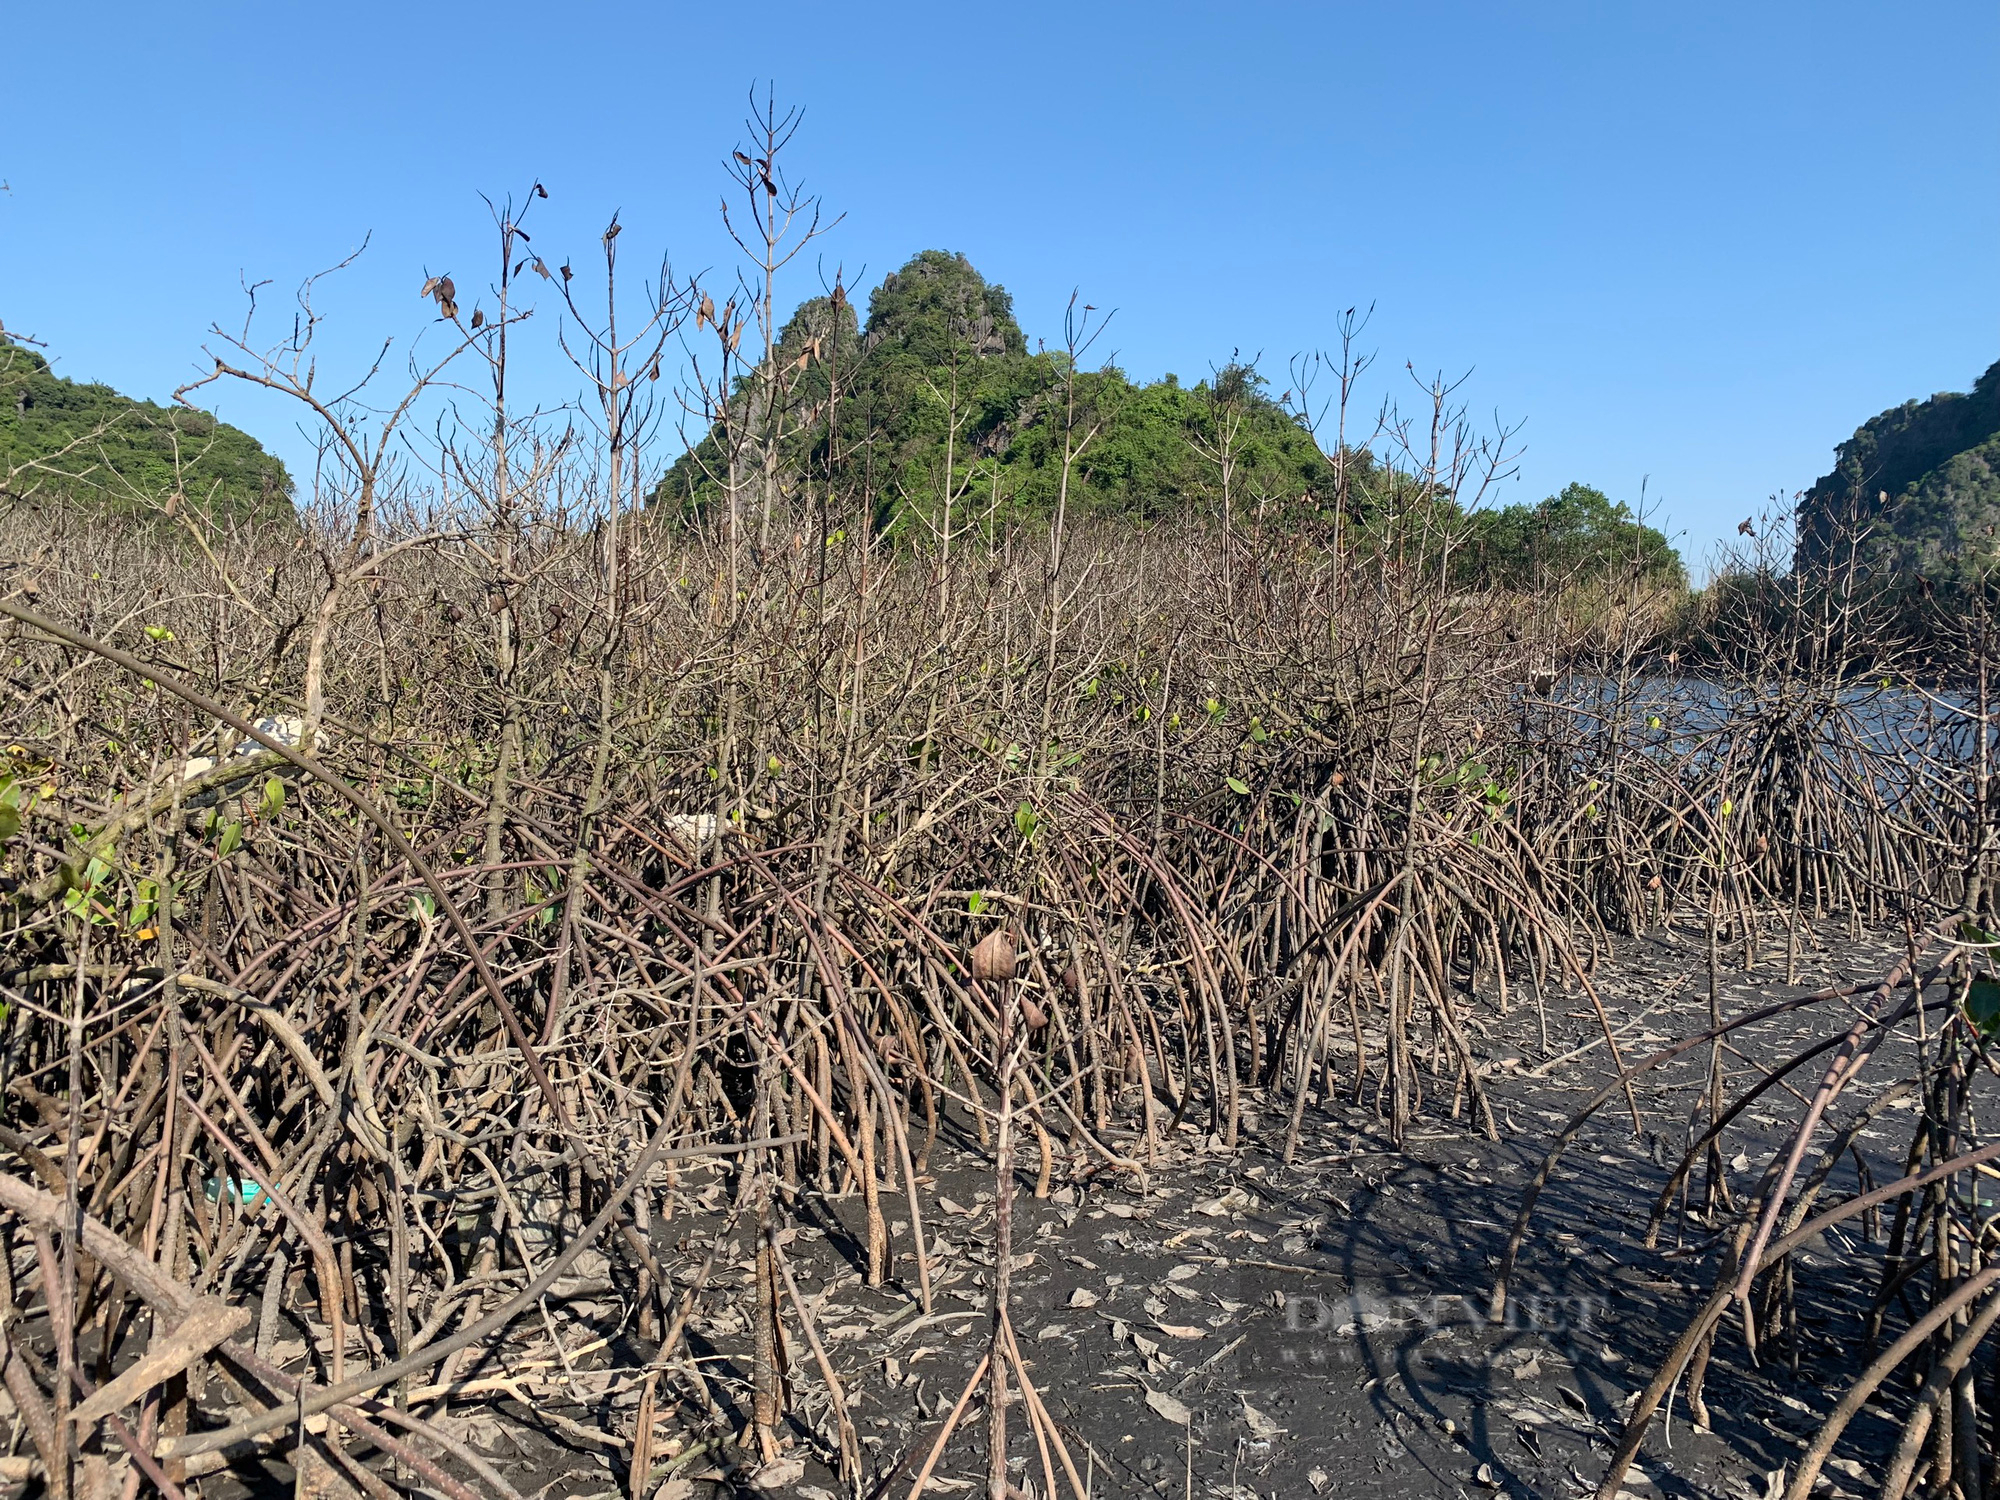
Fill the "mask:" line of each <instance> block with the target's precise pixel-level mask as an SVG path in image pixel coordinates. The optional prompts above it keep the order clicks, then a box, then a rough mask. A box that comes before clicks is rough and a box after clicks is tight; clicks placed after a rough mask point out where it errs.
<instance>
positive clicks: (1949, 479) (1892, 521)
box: [1798, 364, 2000, 575]
mask: <svg viewBox="0 0 2000 1500" xmlns="http://www.w3.org/2000/svg"><path fill="white" fill-rule="evenodd" d="M1996 528H2000V364H1995V365H1993V366H1992V367H1991V368H1989V369H1988V370H1987V371H1986V373H1985V374H1984V375H1981V376H1980V377H1979V379H1978V380H1977V381H1976V382H1974V384H1973V387H1972V390H1971V392H1970V393H1968V394H1960V393H1957V392H1946V393H1944V394H1942V395H1937V396H1933V397H1931V398H1930V399H1929V400H1928V401H1906V402H1904V403H1903V405H1901V406H1898V407H1892V408H1891V409H1890V410H1888V411H1885V412H1883V413H1882V414H1881V415H1880V416H1877V417H1873V418H1871V419H1869V420H1868V421H1866V422H1864V423H1862V424H1861V426H1860V428H1859V429H1858V430H1857V431H1856V432H1855V434H1854V436H1853V437H1851V438H1849V439H1848V440H1847V441H1846V442H1844V443H1842V444H1841V445H1840V446H1839V448H1838V449H1837V450H1835V458H1834V466H1833V472H1832V473H1830V474H1828V475H1826V476H1825V477H1824V478H1822V479H1821V480H1820V481H1819V482H1818V483H1817V484H1815V485H1814V486H1813V487H1812V488H1811V489H1810V490H1808V491H1806V493H1805V494H1804V495H1803V496H1802V497H1801V498H1800V501H1799V511H1798V554H1799V556H1798V561H1799V565H1800V566H1801V567H1802V568H1804V567H1812V566H1815V565H1818V564H1821V563H1823V562H1825V561H1828V560H1829V559H1834V560H1837V559H1838V558H1839V557H1840V556H1841V554H1843V553H1844V552H1845V550H1846V549H1845V544H1846V543H1847V542H1848V541H1850V540H1852V541H1854V542H1855V544H1856V548H1857V551H1858V554H1859V556H1860V559H1861V560H1862V561H1863V562H1864V563H1865V564H1867V565H1868V566H1870V567H1871V568H1874V569H1877V570H1881V571H1888V572H1897V573H1912V572H1915V573H1923V574H1926V575H1945V574H1950V573H1953V572H1957V571H1961V570H1976V569H1981V568H1984V567H1988V566H1990V565H1991V564H1992V563H1993V562H1995V561H1996V560H2000V529H1996Z"/></svg>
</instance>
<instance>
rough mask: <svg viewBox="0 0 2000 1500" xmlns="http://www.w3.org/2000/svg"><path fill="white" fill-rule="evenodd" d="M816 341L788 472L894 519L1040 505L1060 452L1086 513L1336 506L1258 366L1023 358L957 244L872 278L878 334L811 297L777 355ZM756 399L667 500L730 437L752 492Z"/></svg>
mask: <svg viewBox="0 0 2000 1500" xmlns="http://www.w3.org/2000/svg"><path fill="white" fill-rule="evenodd" d="M815 342H816V343H817V348H816V349H814V348H813V346H814V345H815ZM809 351H810V352H811V353H812V354H813V357H812V358H811V359H809V360H807V361H806V363H805V365H804V367H803V368H802V369H799V370H798V372H797V374H796V376H795V377H794V378H793V380H792V383H791V384H789V385H788V386H786V387H785V389H784V393H783V396H782V397H781V399H780V405H779V409H780V411H781V412H785V413H790V414H793V415H792V419H791V420H790V421H788V422H787V423H786V424H785V432H784V435H783V436H782V437H781V438H780V439H779V441H778V444H777V449H778V453H777V461H778V467H779V468H780V470H781V471H782V475H783V480H782V482H783V484H784V486H785V488H786V490H787V491H788V492H789V493H794V494H796V493H799V492H800V491H803V490H808V489H813V490H817V491H818V492H819V493H821V494H835V495H840V496H842V497H845V498H851V499H859V500H863V501H864V502H865V503H866V504H867V506H868V508H869V509H870V511H871V512H872V513H873V514H874V515H875V517H876V519H877V522H878V524H881V525H883V526H885V527H888V528H891V529H902V530H909V529H914V528H920V527H921V526H922V524H923V523H924V522H925V521H931V522H933V523H935V522H936V520H937V518H936V514H935V513H936V512H937V511H938V510H940V509H941V508H942V506H943V503H944V498H945V497H947V496H948V497H950V499H951V501H952V503H953V505H954V508H955V509H956V510H958V512H959V514H960V515H961V516H963V515H964V513H965V511H966V510H968V509H969V510H971V511H972V512H973V513H975V514H976V515H979V516H984V515H987V514H989V513H991V514H993V515H995V516H997V517H999V518H1002V519H1006V518H1011V517H1018V516H1022V515H1032V514H1040V513H1046V512H1048V511H1050V510H1051V509H1052V508H1053V507H1054V505H1055V503H1056V501H1057V498H1058V493H1059V491H1060V489H1061V486H1062V475H1063V459H1064V454H1065V450H1066V449H1067V450H1068V451H1069V452H1070V453H1072V454H1077V455H1080V456H1078V457H1077V458H1076V459H1075V462H1074V463H1073V464H1072V465H1071V473H1070V489H1069V494H1068V497H1067V505H1068V513H1069V515H1070V516H1071V517H1072V518H1083V517H1088V516H1125V517H1134V518H1150V517H1158V516H1165V515H1169V514H1174V513H1177V512H1180V511H1183V510H1185V509H1187V508H1189V507H1191V506H1194V505H1198V504H1201V505H1209V506H1219V505H1222V504H1225V503H1226V504H1228V505H1229V506H1231V507H1233V508H1240V510H1241V511H1242V512H1243V513H1245V514H1247V513H1249V512H1250V511H1252V510H1255V509H1257V508H1259V507H1265V508H1269V507H1273V506H1276V507H1279V508H1282V509H1284V510H1286V511H1288V512H1289V511H1295V510H1297V509H1298V508H1299V507H1300V506H1302V505H1304V506H1308V507H1310V508H1312V509H1314V510H1317V511H1325V510H1326V509H1327V508H1328V507H1330V506H1331V505H1332V503H1333V498H1334V493H1335V490H1336V487H1337V486H1336V479H1335V475H1334V472H1333V466H1332V464H1331V463H1330V462H1329V461H1328V460H1327V458H1326V456H1325V455H1324V454H1323V453H1321V451H1320V449H1319V447H1318V445H1317V444H1316V443H1315V442H1314V440H1313V437H1312V434H1311V433H1310V432H1309V431H1308V430H1307V429H1306V427H1305V425H1304V424H1303V423H1302V422H1301V421H1299V420H1298V419H1297V418H1296V417H1295V416H1293V415H1292V414H1291V413H1290V412H1289V411H1287V410H1286V409H1285V405H1284V403H1283V401H1282V400H1273V399H1272V398H1271V397H1270V395H1269V394H1268V391H1267V389H1266V386H1265V382H1264V380H1263V378H1262V377H1261V376H1260V375H1258V374H1257V372H1256V371H1255V370H1253V369H1250V368H1248V367H1246V366H1243V365H1240V364H1231V365H1230V366H1228V367H1226V368H1224V369H1223V370H1222V371H1221V372H1220V373H1219V374H1218V375H1217V376H1216V377H1215V378H1214V379H1213V380H1208V381H1202V382H1200V383H1198V384H1196V385H1193V386H1184V385H1182V384H1181V383H1180V382H1179V381H1178V380H1177V379H1176V378H1175V377H1173V376H1171V375H1169V376H1168V377H1166V379H1164V380H1161V381H1158V382H1155V383H1153V384H1141V383H1137V382H1135V381H1133V380H1132V379H1131V378H1130V377H1129V376H1127V375H1126V374H1125V373H1124V372H1123V371H1122V370H1119V369H1116V368H1112V367H1107V368H1105V369H1101V370H1084V369H1078V370H1077V371H1075V372H1074V376H1073V378H1071V372H1070V370H1069V365H1068V356H1067V354H1065V353H1062V352H1057V351H1050V350H1045V349H1044V350H1038V351H1036V352H1033V353H1030V352H1029V350H1028V341H1027V338H1026V337H1025V335H1024V334H1023V333H1022V331H1021V327H1020V324H1019V323H1018V322H1017V321H1016V320H1015V317H1014V310H1013V301H1012V299H1011V298H1010V297H1009V296H1008V294H1007V292H1006V290H1005V288H1003V287H1001V286H998V285H995V284H992V283H989V282H987V281H986V280H985V279H984V278H983V277H981V276H980V274H979V273H978V272H977V271H976V270H974V269H973V267H972V265H971V263H970V262H969V261H967V260H966V259H965V257H964V256H962V255H955V254H952V253H950V252H948V251H942V250H926V251H924V252H923V253H922V254H920V255H917V256H915V257H913V258H912V259H911V260H910V261H909V263H908V264H906V265H905V266H903V267H902V269H901V270H899V271H897V272H895V273H894V274H893V275H891V276H889V277H888V278H887V279H886V280H884V281H883V283H882V285H881V286H879V287H877V288H876V289H875V292H874V294H873V295H872V296H871V297H870V298H869V305H868V321H867V325H866V326H865V328H864V327H861V326H859V325H858V324H857V322H856V319H855V314H854V309H853V307H852V306H851V304H849V303H848V302H847V301H846V299H845V298H844V297H842V298H840V299H838V300H837V301H836V299H835V298H829V297H821V298H815V299H814V300H812V301H810V302H807V303H806V304H804V305H803V306H802V307H801V308H800V309H799V310H798V312H797V313H796V314H795V315H794V316H793V318H792V320H791V322H790V323H789V324H787V325H786V327H785V329H784V330H783V333H782V335H781V337H780V342H779V347H778V357H777V360H776V365H777V368H778V369H779V370H780V371H790V370H792V369H793V368H794V367H795V366H797V365H798V363H799V360H800V356H801V355H805V354H807V353H808V352H809ZM762 400H763V396H762V391H761V386H760V385H759V384H758V382H757V377H756V376H754V375H753V376H752V377H750V378H748V379H746V380H745V381H744V382H743V385H742V386H741V387H740V389H739V394H738V396H737V398H736V399H735V401H734V402H733V403H732V408H731V412H730V414H729V417H728V419H727V421H726V422H724V423H718V424H717V425H716V426H715V427H714V428H713V429H711V431H710V432H709V433H708V435H707V436H706V437H705V438H704V440H703V441H702V442H701V443H700V444H698V445H697V446H696V447H695V448H694V449H693V450H692V451H691V452H689V453H688V454H687V455H685V456H684V457H683V458H682V459H681V460H680V462H679V463H677V464H676V465H675V466H674V468H673V470H672V472H671V473H670V474H669V475H668V476H667V478H666V480H665V481H664V482H663V484H662V486H661V490H660V495H661V498H664V499H667V500H670V501H673V502H677V503H680V504H693V505H697V506H706V505H709V504H713V503H714V502H715V501H716V500H718V499H719V498H720V497H721V495H722V494H723V493H724V492H725V487H726V483H727V476H728V473H729V455H730V451H731V448H732V447H734V448H735V450H736V453H737V472H738V480H737V482H738V485H739V486H740V487H741V489H742V490H743V491H754V488H755V486H754V483H753V477H752V476H754V475H755V474H757V473H759V472H761V464H762V460H763V450H762V448H761V446H760V439H759V436H758V434H759V432H760V431H761V428H762V425H763V424H762V421H761V414H762V410H763V408H762ZM732 426H733V427H734V428H735V430H736V431H735V436H736V442H735V443H733V444H732V441H731V437H732V434H731V431H730V430H729V429H730V428H731V427H732ZM1349 471H1350V472H1349V476H1348V488H1349V492H1350V496H1360V495H1363V494H1365V493H1366V492H1367V491H1368V489H1369V483H1370V480H1371V479H1372V478H1373V477H1374V475H1375V469H1374V465H1373V463H1372V460H1371V459H1370V457H1369V455H1367V454H1365V453H1358V454H1354V455H1352V456H1351V459H1350V464H1349ZM957 524H958V523H957V521H956V520H955V521H954V525H955V526H956V525H957Z"/></svg>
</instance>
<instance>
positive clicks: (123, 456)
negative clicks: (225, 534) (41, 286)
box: [0, 337, 293, 522]
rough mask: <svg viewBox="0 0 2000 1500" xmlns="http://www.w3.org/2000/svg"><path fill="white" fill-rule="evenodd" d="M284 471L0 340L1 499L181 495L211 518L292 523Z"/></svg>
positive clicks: (141, 505)
mask: <svg viewBox="0 0 2000 1500" xmlns="http://www.w3.org/2000/svg"><path fill="white" fill-rule="evenodd" d="M291 492H292V482H291V478H290V476H288V475H287V474H286V473H285V466H284V465H283V464H282V463H280V462H279V461H278V460H277V459H276V458H274V457H273V456H272V455H270V454H269V453H266V452H265V451H264V449H263V446H262V445H261V444H259V443H258V442H257V440H256V439H255V438H253V437H251V436H250V435H249V434H248V433H246V432H242V431H240V430H239V429H237V428H234V427H231V426H229V425H228V424H227V423H222V422H218V421H216V420H215V418H214V417H212V416H210V415H209V414H208V413H206V412H200V411H188V410H185V409H183V408H177V407H163V406H157V405H155V404H154V403H152V402H150V401H135V400H133V399H131V398H130V397H128V396H121V395H119V394H118V392H116V391H114V390H112V389H111V388H110V387H109V386H104V385H85V384H81V383H79V382H77V381H74V380H65V379H63V378H62V377H61V376H59V375H57V374H55V373H54V372H53V371H51V370H50V368H49V362H48V361H47V360H46V359H44V358H43V357H42V355H41V354H40V352H39V351H37V350H35V349H32V348H30V347H28V346H27V345H24V344H18V343H14V342H12V341H10V340H8V339H6V338H5V337H0V497H15V498H19V497H25V496H30V495H37V494H51V493H53V494H62V495H66V496H70V497H75V498H86V499H92V500H96V501H99V502H101V503H103V504H104V505H106V506H107V507H108V508H110V509H112V510H117V511H127V512H136V511H140V510H143V509H145V508H146V507H148V506H150V505H163V504H165V503H166V502H167V501H168V500H169V499H171V498H175V497H180V498H181V499H182V500H184V502H185V503H186V504H187V505H188V506H189V507H190V508H191V509H195V510H199V511H201V512H203V513H206V514H208V515H210V516H213V517H215V518H216V519H217V520H230V521H267V520H283V521H286V522H290V521H291V520H292V518H293V511H292V503H291Z"/></svg>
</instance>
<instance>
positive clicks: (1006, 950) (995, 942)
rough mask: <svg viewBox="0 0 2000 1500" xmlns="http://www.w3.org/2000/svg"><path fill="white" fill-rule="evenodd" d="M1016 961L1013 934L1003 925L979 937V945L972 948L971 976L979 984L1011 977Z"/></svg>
mask: <svg viewBox="0 0 2000 1500" xmlns="http://www.w3.org/2000/svg"><path fill="white" fill-rule="evenodd" d="M1018 962H1019V959H1018V957H1017V955H1016V954H1015V952H1014V935H1013V934H1012V933H1011V932H1009V931H1007V929H1006V928H1004V927H1001V928H996V929H995V930H994V931H992V932H989V933H988V934H987V935H986V936H985V937H983V938H981V939H980V940H979V946H978V947H976V948H974V949H973V950H972V977H973V978H974V979H976V980H978V981H979V982H980V983H981V984H992V983H994V982H995V981H996V980H1004V979H1012V978H1013V977H1014V970H1015V967H1016V966H1017V964H1018Z"/></svg>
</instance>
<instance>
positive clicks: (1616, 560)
mask: <svg viewBox="0 0 2000 1500" xmlns="http://www.w3.org/2000/svg"><path fill="white" fill-rule="evenodd" d="M1470 542H1471V545H1470V546H1469V547H1468V548H1467V549H1466V551H1465V553H1464V555H1463V562H1462V565H1461V566H1462V569H1463V572H1464V576H1465V577H1466V578H1467V579H1468V581H1470V582H1473V583H1476V584H1478V585H1480V586H1481V587H1495V586H1498V587H1502V588H1521V589H1529V588H1539V587H1541V586H1543V585H1544V584H1547V583H1550V582H1553V581H1557V580H1561V579H1566V578H1572V577H1576V576H1579V575H1582V576H1602V575H1604V574H1606V573H1612V572H1618V571H1622V570H1625V569H1630V570H1632V571H1633V572H1635V573H1637V574H1638V575H1639V576H1640V577H1643V578H1645V579H1648V580H1649V581H1651V582H1654V583H1664V584H1672V585H1674V586H1676V587H1680V586H1685V585H1686V583H1687V569H1686V567H1684V566H1683V565H1682V563H1681V557H1680V554H1679V553H1678V552H1676V551H1675V550H1674V548H1673V545H1672V543H1670V542H1669V541H1668V540H1667V539H1666V537H1665V536H1663V535H1662V534H1661V533H1660V532H1659V531H1657V530H1655V529H1654V528H1653V527H1651V526H1648V525H1646V524H1645V523H1643V522H1642V521H1640V520H1638V519H1637V518H1636V517H1634V516H1633V514H1632V512H1631V509H1630V508H1629V507H1627V506H1625V505H1623V504H1617V503H1614V502H1613V501H1612V499H1611V497H1610V496H1609V495H1607V494H1605V493H1604V492H1603V491H1602V490H1597V489H1592V488H1591V487H1590V486H1589V485H1587V484H1570V485H1565V486H1564V487H1563V490H1562V493H1561V494H1559V495H1551V496H1549V498H1548V499H1546V500H1544V501H1542V503H1541V504H1539V505H1509V506H1505V507H1502V508H1501V509H1499V510H1486V511H1479V512H1477V513H1476V514H1475V515H1474V516H1473V518H1472V534H1471V538H1470Z"/></svg>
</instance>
